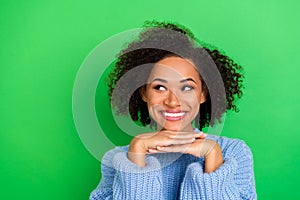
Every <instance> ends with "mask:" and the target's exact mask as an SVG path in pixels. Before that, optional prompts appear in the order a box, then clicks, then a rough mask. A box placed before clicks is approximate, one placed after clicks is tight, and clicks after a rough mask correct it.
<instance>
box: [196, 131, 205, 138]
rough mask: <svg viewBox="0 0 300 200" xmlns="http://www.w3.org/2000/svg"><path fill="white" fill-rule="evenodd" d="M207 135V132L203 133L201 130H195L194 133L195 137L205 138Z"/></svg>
mask: <svg viewBox="0 0 300 200" xmlns="http://www.w3.org/2000/svg"><path fill="white" fill-rule="evenodd" d="M206 136H207V134H205V133H203V132H197V133H195V138H198V139H205V138H206Z"/></svg>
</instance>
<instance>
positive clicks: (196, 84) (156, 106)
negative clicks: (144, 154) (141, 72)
mask: <svg viewBox="0 0 300 200" xmlns="http://www.w3.org/2000/svg"><path fill="white" fill-rule="evenodd" d="M142 98H143V100H144V101H145V102H146V103H147V105H148V110H149V114H150V116H151V118H152V119H153V120H154V121H155V122H156V123H157V125H158V127H157V128H158V129H159V130H160V129H166V130H173V131H193V127H192V124H191V122H192V121H193V120H194V118H195V117H196V116H197V114H198V112H199V107H200V104H201V103H203V102H204V101H205V95H204V93H203V92H202V84H201V80H200V77H199V74H198V72H197V70H196V68H195V67H194V64H193V63H192V62H191V61H190V60H187V59H184V58H180V57H167V58H164V59H162V60H160V61H159V62H157V63H156V64H155V65H154V68H153V69H152V71H151V74H150V76H149V79H148V84H147V86H146V90H145V91H143V92H142Z"/></svg>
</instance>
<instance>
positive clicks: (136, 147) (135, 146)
mask: <svg viewBox="0 0 300 200" xmlns="http://www.w3.org/2000/svg"><path fill="white" fill-rule="evenodd" d="M129 152H130V153H135V154H146V153H147V148H146V146H145V144H144V143H143V141H142V139H140V138H137V137H134V138H133V139H132V140H131V142H130V144H129Z"/></svg>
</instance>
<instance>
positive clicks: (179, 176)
mask: <svg viewBox="0 0 300 200" xmlns="http://www.w3.org/2000/svg"><path fill="white" fill-rule="evenodd" d="M207 139H210V140H215V141H217V142H218V143H219V144H220V146H221V149H222V153H223V158H224V163H223V164H222V165H221V166H220V167H219V168H218V169H217V170H215V171H214V172H212V173H204V158H197V157H194V156H192V155H189V154H179V153H164V154H152V155H147V158H146V163H147V165H146V167H144V168H141V167H139V166H137V165H135V164H134V163H132V162H131V161H130V160H128V158H127V151H128V146H124V147H116V148H114V149H113V150H110V151H108V152H107V153H106V154H105V156H104V157H103V159H102V179H101V181H100V183H99V185H98V186H97V188H96V189H95V190H94V191H93V192H92V193H91V195H90V200H99V199H117V200H123V199H124V200H125V199H128V200H135V199H142V200H149V199H156V200H161V199H166V200H169V199H201V200H202V199H205V200H206V199H211V200H218V199H228V200H234V199H256V190H255V182H254V174H253V159H252V153H251V151H250V149H249V147H248V146H247V145H246V144H245V143H244V142H243V141H241V140H238V139H229V138H226V137H218V136H212V135H208V136H207Z"/></svg>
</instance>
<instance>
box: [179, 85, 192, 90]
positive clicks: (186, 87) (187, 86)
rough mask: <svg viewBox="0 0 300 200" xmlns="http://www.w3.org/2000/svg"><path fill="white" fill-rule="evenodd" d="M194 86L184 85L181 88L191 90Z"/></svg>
mask: <svg viewBox="0 0 300 200" xmlns="http://www.w3.org/2000/svg"><path fill="white" fill-rule="evenodd" d="M193 89H194V87H193V86H190V85H184V86H183V87H182V88H181V91H191V90H193Z"/></svg>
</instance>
